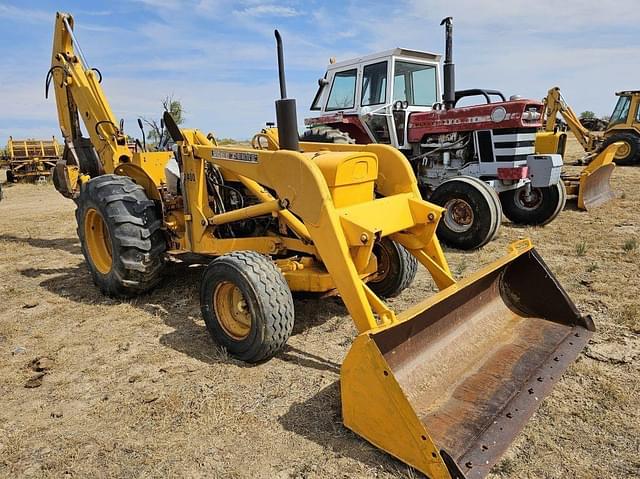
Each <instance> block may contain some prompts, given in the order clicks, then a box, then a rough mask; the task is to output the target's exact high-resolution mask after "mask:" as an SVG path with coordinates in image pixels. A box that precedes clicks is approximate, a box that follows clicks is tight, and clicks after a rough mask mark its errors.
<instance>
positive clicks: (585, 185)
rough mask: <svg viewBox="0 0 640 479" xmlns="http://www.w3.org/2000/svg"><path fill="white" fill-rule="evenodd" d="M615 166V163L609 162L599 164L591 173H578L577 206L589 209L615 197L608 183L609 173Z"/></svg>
mask: <svg viewBox="0 0 640 479" xmlns="http://www.w3.org/2000/svg"><path fill="white" fill-rule="evenodd" d="M615 168H616V165H615V164H613V163H609V164H606V165H603V166H600V167H599V168H598V169H596V170H595V171H594V172H592V173H584V174H582V175H580V186H579V188H578V208H580V209H583V210H589V209H591V208H595V207H597V206H600V205H602V204H604V203H606V202H607V201H610V200H612V199H614V198H615V197H616V195H615V193H614V192H613V189H612V188H611V183H610V179H611V174H612V173H613V170H615Z"/></svg>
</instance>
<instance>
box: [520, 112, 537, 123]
mask: <svg viewBox="0 0 640 479" xmlns="http://www.w3.org/2000/svg"><path fill="white" fill-rule="evenodd" d="M522 119H523V120H525V121H535V120H539V119H540V112H539V111H535V110H527V111H525V112H524V113H522Z"/></svg>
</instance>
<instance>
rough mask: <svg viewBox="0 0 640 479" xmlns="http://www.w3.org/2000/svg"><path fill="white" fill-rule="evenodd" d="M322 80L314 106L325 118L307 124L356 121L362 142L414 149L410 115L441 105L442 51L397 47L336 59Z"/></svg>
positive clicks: (355, 135)
mask: <svg viewBox="0 0 640 479" xmlns="http://www.w3.org/2000/svg"><path fill="white" fill-rule="evenodd" d="M318 83H319V85H320V86H319V88H318V92H317V93H316V96H315V98H314V100H313V103H312V105H311V110H315V111H320V112H322V113H323V116H322V117H320V118H309V119H307V120H305V124H306V125H307V126H314V125H316V124H326V123H332V121H331V120H332V119H333V118H334V117H335V120H338V118H339V120H338V121H339V122H341V123H342V122H343V123H346V124H350V125H351V126H350V128H349V129H350V130H351V131H349V133H350V135H351V136H352V137H353V138H354V139H355V140H357V141H358V143H361V142H362V143H369V142H375V143H385V144H390V145H393V146H394V147H396V148H399V149H409V148H410V146H409V144H408V139H407V122H408V118H409V115H410V114H411V113H412V112H425V111H431V110H432V109H434V108H439V107H441V103H439V101H440V100H439V99H440V98H441V92H440V55H438V54H436V53H429V52H423V51H419V50H408V49H405V48H395V49H393V50H387V51H384V52H381V53H376V54H373V55H368V56H366V57H361V58H356V59H352V60H348V61H343V62H339V63H330V64H329V66H328V68H327V72H326V74H325V76H324V78H322V79H320V80H319V82H318ZM319 120H320V121H319ZM335 120H334V121H335ZM363 137H367V138H363Z"/></svg>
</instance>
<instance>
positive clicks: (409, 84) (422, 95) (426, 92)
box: [393, 61, 437, 106]
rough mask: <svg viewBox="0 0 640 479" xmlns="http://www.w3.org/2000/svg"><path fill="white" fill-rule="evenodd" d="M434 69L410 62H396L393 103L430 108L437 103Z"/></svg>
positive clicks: (433, 67)
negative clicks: (402, 102) (399, 102)
mask: <svg viewBox="0 0 640 479" xmlns="http://www.w3.org/2000/svg"><path fill="white" fill-rule="evenodd" d="M436 85H437V84H436V67H435V66H433V65H421V64H419V63H411V62H403V61H397V62H396V70H395V74H394V79H393V101H394V102H395V101H398V100H401V101H406V102H407V103H409V105H414V106H431V105H433V104H434V103H435V102H436V101H437V95H436V92H437V86H436Z"/></svg>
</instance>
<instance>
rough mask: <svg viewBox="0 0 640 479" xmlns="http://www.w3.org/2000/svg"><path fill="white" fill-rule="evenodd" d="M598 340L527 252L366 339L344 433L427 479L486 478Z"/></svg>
mask: <svg viewBox="0 0 640 479" xmlns="http://www.w3.org/2000/svg"><path fill="white" fill-rule="evenodd" d="M594 330H595V328H594V325H593V322H592V321H591V318H590V317H589V316H582V315H581V314H580V313H579V312H578V310H577V309H576V307H575V305H574V304H573V302H572V301H571V300H570V299H569V297H568V296H567V294H566V293H565V291H564V290H563V289H562V287H561V286H560V284H559V283H558V281H557V280H556V278H555V277H554V276H553V274H552V273H551V272H550V271H549V269H548V268H547V266H546V265H545V263H544V261H543V260H542V258H541V257H540V256H539V255H538V253H537V252H536V251H535V249H533V248H532V247H531V245H530V243H529V244H528V246H526V247H524V248H522V247H521V248H520V249H517V248H515V247H513V250H512V252H511V253H510V255H508V256H507V257H505V258H503V259H501V260H498V261H496V262H495V263H493V264H492V265H490V266H488V267H486V268H484V269H483V270H481V271H479V272H478V273H476V274H474V275H472V276H471V277H469V278H468V279H465V280H463V281H460V282H459V283H457V284H454V285H453V286H450V287H449V288H446V289H444V290H443V291H441V292H439V293H437V294H436V295H435V296H433V297H432V298H429V299H428V300H426V301H424V302H423V303H420V304H418V305H416V306H414V307H412V308H410V309H409V310H407V311H405V312H403V313H401V314H400V315H399V317H398V322H396V323H394V324H392V325H390V326H386V327H382V328H380V329H376V330H372V331H367V332H365V333H362V334H360V335H359V336H358V337H357V338H356V340H355V341H354V343H353V345H352V347H351V349H350V350H349V353H348V355H347V357H346V359H345V361H344V363H343V365H342V370H341V390H342V408H343V419H344V424H345V425H346V426H347V427H348V428H349V429H351V430H353V431H354V432H356V433H357V434H359V435H361V436H363V437H364V438H365V439H367V440H368V441H369V442H371V443H372V444H374V445H376V446H377V447H379V448H381V449H384V450H385V451H387V452H388V453H390V454H391V455H393V456H395V457H396V458H398V459H400V460H401V461H403V462H405V463H407V464H409V465H411V466H413V467H414V468H416V469H418V470H419V471H421V472H423V473H424V474H426V475H427V476H428V477H429V478H431V479H440V478H447V479H449V478H468V479H471V478H482V477H484V476H485V475H486V474H487V473H488V472H489V469H490V468H491V466H492V465H493V464H494V463H496V462H497V460H498V459H499V458H500V456H501V455H502V454H503V453H504V451H505V450H506V449H507V448H508V446H509V444H510V443H511V442H512V441H513V439H514V438H515V437H516V435H517V434H518V432H519V431H520V430H521V429H522V428H523V427H524V425H525V423H526V421H527V419H528V418H529V417H530V416H531V414H533V412H534V410H535V409H536V407H537V406H538V405H539V404H540V401H541V400H542V398H543V397H545V396H546V395H547V394H548V393H549V391H550V390H551V388H552V386H553V384H554V383H555V382H556V381H557V380H558V379H560V376H561V374H562V372H563V371H564V370H565V369H566V368H567V367H568V366H569V364H571V362H572V361H573V360H574V359H575V358H576V356H577V355H578V354H579V353H580V351H581V350H582V348H583V347H584V345H585V344H586V342H587V340H588V339H589V337H590V336H591V335H592V332H593V331H594Z"/></svg>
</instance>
